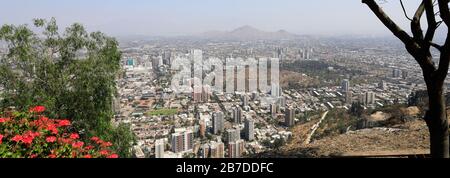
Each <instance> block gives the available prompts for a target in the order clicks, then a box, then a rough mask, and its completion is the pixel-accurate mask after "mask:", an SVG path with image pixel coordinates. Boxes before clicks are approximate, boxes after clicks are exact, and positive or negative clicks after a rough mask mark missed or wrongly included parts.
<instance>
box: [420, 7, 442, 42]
mask: <svg viewBox="0 0 450 178" xmlns="http://www.w3.org/2000/svg"><path fill="white" fill-rule="evenodd" d="M423 4H424V7H425V10H426V16H427V22H428V29H427V32H426V34H425V42H431V41H433V38H434V34H435V33H436V29H437V28H438V27H439V24H438V23H437V22H436V15H435V13H434V6H433V0H424V1H423Z"/></svg>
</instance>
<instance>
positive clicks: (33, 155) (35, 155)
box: [30, 154, 38, 158]
mask: <svg viewBox="0 0 450 178" xmlns="http://www.w3.org/2000/svg"><path fill="white" fill-rule="evenodd" d="M37 156H38V155H37V154H32V155H30V158H37Z"/></svg>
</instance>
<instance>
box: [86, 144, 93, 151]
mask: <svg viewBox="0 0 450 178" xmlns="http://www.w3.org/2000/svg"><path fill="white" fill-rule="evenodd" d="M84 148H85V149H86V150H92V149H93V148H94V146H92V145H89V146H86V147H84Z"/></svg>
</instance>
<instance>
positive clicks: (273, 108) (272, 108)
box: [270, 104, 278, 118]
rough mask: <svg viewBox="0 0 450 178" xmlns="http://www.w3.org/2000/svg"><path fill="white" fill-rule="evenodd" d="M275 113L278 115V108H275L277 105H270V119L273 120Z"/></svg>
mask: <svg viewBox="0 0 450 178" xmlns="http://www.w3.org/2000/svg"><path fill="white" fill-rule="evenodd" d="M277 113H278V106H277V104H270V114H272V117H274V118H275V116H276V115H277Z"/></svg>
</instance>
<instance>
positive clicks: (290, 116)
mask: <svg viewBox="0 0 450 178" xmlns="http://www.w3.org/2000/svg"><path fill="white" fill-rule="evenodd" d="M294 118H295V110H294V109H292V108H287V109H286V113H285V116H284V124H285V125H286V126H287V127H292V126H294V124H295V122H294Z"/></svg>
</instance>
